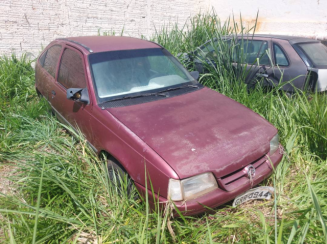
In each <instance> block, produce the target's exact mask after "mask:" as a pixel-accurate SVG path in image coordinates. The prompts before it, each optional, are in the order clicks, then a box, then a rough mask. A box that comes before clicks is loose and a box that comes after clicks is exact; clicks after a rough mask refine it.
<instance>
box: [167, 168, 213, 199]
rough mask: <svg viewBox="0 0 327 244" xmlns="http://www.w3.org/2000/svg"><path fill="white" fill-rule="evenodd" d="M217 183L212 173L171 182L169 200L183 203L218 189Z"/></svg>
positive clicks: (171, 180)
mask: <svg viewBox="0 0 327 244" xmlns="http://www.w3.org/2000/svg"><path fill="white" fill-rule="evenodd" d="M217 188H218V185H217V181H216V179H215V177H214V176H213V174H212V173H205V174H201V175H197V176H193V177H191V178H188V179H185V180H174V179H170V180H169V186H168V199H171V200H172V201H182V200H188V199H191V198H196V197H198V196H200V195H203V194H205V193H208V192H210V191H213V190H214V189H217Z"/></svg>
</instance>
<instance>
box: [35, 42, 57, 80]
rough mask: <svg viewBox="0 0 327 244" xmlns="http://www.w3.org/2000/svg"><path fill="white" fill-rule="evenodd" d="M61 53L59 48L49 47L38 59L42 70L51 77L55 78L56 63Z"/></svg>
mask: <svg viewBox="0 0 327 244" xmlns="http://www.w3.org/2000/svg"><path fill="white" fill-rule="evenodd" d="M60 53H61V46H60V45H54V46H52V47H50V48H49V49H48V50H47V51H46V52H45V53H44V54H43V55H42V56H41V58H40V62H41V65H42V66H43V68H44V69H45V70H46V71H47V72H48V73H49V74H50V75H51V76H52V77H55V76H56V70H57V63H58V59H59V55H60Z"/></svg>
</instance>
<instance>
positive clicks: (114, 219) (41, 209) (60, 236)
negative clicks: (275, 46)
mask: <svg viewBox="0 0 327 244" xmlns="http://www.w3.org/2000/svg"><path fill="white" fill-rule="evenodd" d="M248 31H250V32H251V33H252V32H253V29H252V30H245V29H244V28H243V24H242V21H241V20H240V21H238V23H236V22H235V21H234V20H233V19H229V20H228V21H226V22H224V23H222V22H221V21H220V19H219V18H218V16H216V15H215V14H214V13H210V14H199V15H198V16H196V17H194V18H191V19H189V20H188V22H187V23H185V25H184V27H183V28H182V29H179V28H177V25H170V27H168V26H167V27H162V28H161V29H157V31H156V34H155V35H154V37H153V40H155V41H157V42H159V43H160V44H161V45H163V46H164V47H166V48H167V49H168V50H169V51H171V52H172V53H173V54H178V53H183V52H191V51H194V50H196V48H197V47H198V46H199V45H201V44H202V43H204V42H205V41H207V40H215V39H218V40H221V38H222V37H223V36H224V35H225V34H233V35H235V34H236V33H238V34H242V33H243V34H244V33H246V32H248ZM219 38H220V39H219ZM218 45H221V47H222V48H221V49H222V50H224V48H227V46H224V45H225V43H224V42H223V41H222V40H221V41H219V42H218ZM226 51H227V50H226ZM222 55H225V56H219V55H218V57H217V59H218V60H217V62H221V64H224V60H225V59H226V53H225V52H224V53H222ZM227 59H228V57H227ZM0 68H1V72H0V87H1V90H0V91H1V93H0V95H1V98H0V101H1V104H0V116H1V117H0V118H1V119H0V139H1V140H0V161H1V164H2V165H5V164H9V163H14V164H15V165H16V171H17V172H16V173H15V174H14V175H13V176H12V177H11V180H12V181H13V182H14V188H15V189H16V190H15V192H13V193H12V194H7V195H0V229H1V228H2V229H3V231H4V236H3V237H0V242H1V241H3V242H4V243H7V242H11V243H14V241H16V242H17V243H43V242H49V243H55V242H59V243H65V242H68V243H87V242H89V243H172V242H176V243H199V242H200V243H235V242H241V243H249V242H251V243H273V242H275V243H324V242H326V237H327V234H326V214H327V206H326V195H327V190H326V183H325V182H326V180H327V176H326V175H327V168H326V163H327V160H326V158H327V155H326V151H327V150H326V146H327V112H326V111H327V110H326V104H327V98H326V95H324V94H309V93H305V92H302V91H297V92H296V94H295V95H294V96H293V97H292V98H290V97H288V96H287V95H286V94H284V93H280V92H278V88H276V89H274V90H271V91H265V90H263V89H262V88H261V87H260V86H256V87H255V88H254V89H253V90H251V91H250V92H249V90H248V87H247V86H246V84H244V82H243V80H242V79H243V78H244V76H242V75H237V73H235V72H234V71H232V70H231V67H230V66H229V64H228V63H227V62H226V64H224V65H220V66H219V68H212V67H211V68H210V67H209V68H210V70H209V71H210V72H209V73H208V74H206V75H203V76H202V77H201V78H200V81H201V82H203V83H204V84H206V85H207V86H209V87H210V88H212V89H215V90H217V91H218V92H221V93H223V94H225V95H226V96H229V97H231V98H232V99H234V100H236V101H238V102H240V103H242V104H244V105H245V106H247V107H249V108H251V109H252V110H254V111H255V112H257V113H259V114H260V115H261V116H263V117H264V118H266V119H267V120H268V121H270V122H271V123H272V124H274V125H275V126H276V127H277V128H278V129H279V134H280V136H281V142H282V144H283V145H284V146H285V157H284V159H283V161H282V162H281V164H280V165H279V166H278V167H277V169H276V171H275V173H274V175H273V176H271V177H270V178H269V179H268V180H266V181H265V182H264V183H263V185H270V186H274V187H275V189H276V197H275V198H274V200H273V201H267V202H263V201H254V202H248V203H247V204H244V205H241V206H239V207H237V208H233V207H232V206H231V204H226V205H224V206H222V207H219V208H217V209H215V210H213V211H212V212H210V213H206V214H204V215H201V216H196V217H180V218H175V219H174V218H172V217H171V216H170V214H169V211H168V212H166V213H162V212H161V211H160V210H159V209H157V210H156V211H153V212H151V211H150V210H149V206H148V203H147V199H144V201H140V200H135V198H131V197H128V194H125V193H124V192H123V193H121V192H120V191H119V189H117V188H116V184H112V183H111V182H110V181H109V180H108V172H107V167H106V164H105V162H103V161H101V160H99V159H98V158H97V157H96V156H95V155H94V154H93V153H92V152H91V151H90V150H89V149H88V147H87V146H86V144H85V140H84V139H83V138H82V137H81V135H78V134H76V135H75V136H74V137H73V136H72V134H74V132H73V131H70V134H68V133H67V130H70V129H69V128H66V127H64V126H63V125H61V124H60V123H59V122H58V121H57V120H56V119H55V118H53V117H52V116H51V115H50V113H49V107H48V105H47V103H46V102H44V101H43V100H40V99H39V98H37V96H36V94H35V92H34V86H33V75H34V74H33V70H31V69H30V67H29V62H28V61H27V60H26V59H25V58H24V57H23V58H22V59H17V58H16V57H12V58H5V57H2V58H1V59H0ZM193 68H194V67H192V66H190V69H193ZM204 109H205V108H204ZM76 138H77V139H76ZM0 173H1V167H0ZM148 187H149V188H150V187H151V186H148ZM134 193H135V192H134ZM1 238H2V239H1Z"/></svg>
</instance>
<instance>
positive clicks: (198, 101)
mask: <svg viewBox="0 0 327 244" xmlns="http://www.w3.org/2000/svg"><path fill="white" fill-rule="evenodd" d="M197 76H198V73H197V72H193V73H191V74H190V73H188V72H187V70H186V69H185V68H184V67H183V66H182V65H181V64H180V63H179V62H178V61H177V60H176V59H175V58H174V57H173V56H172V55H171V54H170V53H169V52H168V51H167V50H165V49H164V48H162V47H161V46H160V45H158V44H155V43H153V42H149V41H145V40H141V39H135V38H128V37H112V36H102V37H99V36H98V37H72V38H67V39H58V40H55V41H53V42H52V43H50V44H49V45H48V46H47V47H46V49H45V50H44V52H43V53H42V54H41V55H40V57H39V59H38V60H37V63H36V74H35V81H36V89H37V91H38V93H40V94H42V95H43V96H44V97H45V98H46V99H47V100H48V101H49V103H50V104H51V106H52V108H53V110H54V111H55V113H56V115H57V116H58V118H59V119H60V120H61V121H62V122H64V123H66V124H68V125H70V126H72V127H73V128H75V129H80V130H81V131H82V133H83V134H84V135H85V137H86V139H87V141H88V143H89V145H90V146H91V148H93V150H94V151H95V152H96V153H97V154H98V155H99V156H100V155H103V154H105V155H106V156H107V158H108V159H109V162H108V163H109V166H110V168H112V167H113V168H114V169H117V170H118V171H119V172H120V174H123V175H128V176H129V177H130V178H131V179H132V180H133V181H134V184H135V186H136V188H137V189H138V191H139V192H140V193H141V194H150V195H152V192H151V190H150V189H146V188H145V186H146V184H145V180H146V178H147V179H148V180H151V184H152V186H153V190H154V192H155V194H156V197H157V199H158V200H159V201H160V202H161V203H162V204H164V203H166V202H167V201H174V203H175V204H176V206H177V207H178V208H179V209H180V210H181V211H183V212H186V211H187V212H186V214H196V213H200V212H203V211H205V208H204V206H209V207H216V206H218V205H221V204H223V203H225V202H227V201H229V200H232V199H233V198H235V197H236V196H237V195H239V194H241V193H243V192H245V191H246V190H248V189H250V188H252V187H253V186H255V185H257V184H259V183H260V182H261V181H263V180H264V179H265V178H267V177H268V176H269V175H270V174H271V173H272V172H273V167H276V166H277V165H278V163H279V162H280V161H281V159H282V154H281V153H280V150H279V146H280V145H279V140H278V134H277V129H276V128H275V127H273V126H272V125H271V124H269V123H268V122H267V121H266V120H264V119H263V118H262V117H260V116H259V115H258V114H256V113H254V112H253V111H251V110H249V109H248V108H246V107H244V106H243V105H241V104H239V103H237V102H235V101H233V100H231V99H229V98H227V97H225V96H223V95H221V94H219V93H217V92H215V91H213V90H211V89H208V88H206V87H203V86H202V85H201V84H199V83H198V82H197V81H196V78H197ZM204 108H205V109H204ZM111 166H112V167H111ZM249 168H251V169H252V171H251V172H253V173H251V174H249V173H248V172H249ZM145 172H147V173H148V175H147V177H146V174H145ZM255 172H257V173H255ZM148 185H150V184H148ZM209 192H210V194H209ZM149 199H150V200H151V199H153V198H152V197H150V198H149ZM185 202H186V203H187V204H185Z"/></svg>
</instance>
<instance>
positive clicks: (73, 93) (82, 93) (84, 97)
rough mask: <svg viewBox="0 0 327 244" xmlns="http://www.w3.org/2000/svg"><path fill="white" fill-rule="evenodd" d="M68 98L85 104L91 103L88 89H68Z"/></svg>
mask: <svg viewBox="0 0 327 244" xmlns="http://www.w3.org/2000/svg"><path fill="white" fill-rule="evenodd" d="M67 98H68V99H70V100H74V101H77V102H82V103H85V104H89V103H90V98H89V93H88V91H87V88H69V89H67Z"/></svg>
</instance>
